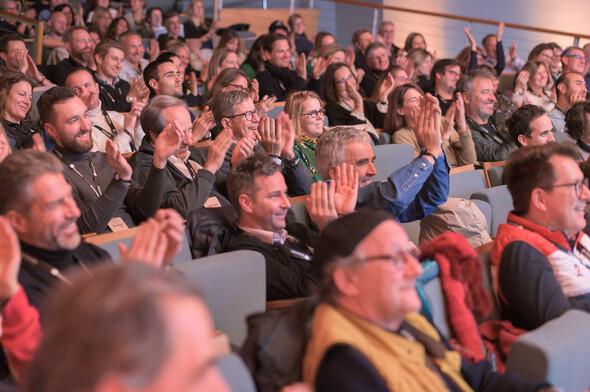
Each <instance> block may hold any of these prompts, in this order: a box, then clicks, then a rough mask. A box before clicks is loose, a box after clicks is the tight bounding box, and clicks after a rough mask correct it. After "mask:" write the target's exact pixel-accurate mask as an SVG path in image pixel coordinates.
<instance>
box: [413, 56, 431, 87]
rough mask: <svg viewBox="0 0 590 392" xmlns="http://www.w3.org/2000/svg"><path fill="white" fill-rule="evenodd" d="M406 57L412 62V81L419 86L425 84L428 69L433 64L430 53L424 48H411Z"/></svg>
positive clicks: (429, 69) (428, 72) (428, 74)
mask: <svg viewBox="0 0 590 392" xmlns="http://www.w3.org/2000/svg"><path fill="white" fill-rule="evenodd" d="M408 58H409V59H410V60H412V62H413V63H414V75H412V80H413V81H414V83H417V84H418V85H419V86H420V87H424V86H427V85H428V78H429V77H430V71H432V66H433V65H434V63H433V57H432V54H430V52H428V51H427V50H425V49H412V50H410V52H409V53H408Z"/></svg>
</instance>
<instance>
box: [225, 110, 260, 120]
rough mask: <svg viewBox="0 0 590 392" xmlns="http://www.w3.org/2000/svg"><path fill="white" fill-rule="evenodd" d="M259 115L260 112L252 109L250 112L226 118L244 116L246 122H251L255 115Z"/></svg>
mask: <svg viewBox="0 0 590 392" xmlns="http://www.w3.org/2000/svg"><path fill="white" fill-rule="evenodd" d="M259 113H260V110H258V109H254V110H250V111H248V112H244V113H240V114H234V115H233V116H227V118H234V117H239V116H244V117H246V120H248V121H252V119H253V118H254V115H257V116H258V114H259Z"/></svg>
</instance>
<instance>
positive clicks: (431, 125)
mask: <svg viewBox="0 0 590 392" xmlns="http://www.w3.org/2000/svg"><path fill="white" fill-rule="evenodd" d="M416 137H417V138H418V143H419V144H420V145H421V146H423V150H422V153H421V154H420V156H419V157H418V158H416V159H414V160H413V161H412V162H411V163H409V164H408V165H406V166H404V167H402V168H400V169H398V170H396V171H395V172H393V173H392V174H391V175H390V176H389V178H388V179H387V181H383V182H372V181H373V177H374V176H375V175H376V174H377V169H376V168H375V164H374V162H375V154H374V153H373V149H372V147H371V139H370V137H369V135H368V134H367V132H366V131H361V130H358V129H355V128H351V127H344V126H342V127H334V128H332V129H330V130H326V131H324V133H323V134H322V136H321V137H320V138H319V139H318V144H317V146H316V150H315V153H316V163H317V165H318V170H319V172H320V175H321V176H322V178H325V179H333V178H334V177H335V175H336V170H337V169H336V168H337V167H338V166H339V165H340V164H342V163H343V162H345V163H349V164H352V165H353V166H354V170H355V171H356V173H358V175H359V180H360V181H359V186H360V189H359V192H358V200H357V204H356V209H357V210H359V209H361V208H378V209H384V210H387V211H390V212H391V213H393V214H394V215H395V216H396V218H397V219H398V220H399V221H400V222H410V221H413V220H417V219H422V218H423V217H425V216H427V215H428V214H430V213H431V212H432V211H434V210H435V209H436V207H437V206H439V205H440V204H442V203H444V202H446V201H447V197H448V194H449V166H448V164H447V162H446V158H445V155H444V153H443V151H442V148H441V141H440V108H439V107H438V103H437V102H436V99H435V98H433V97H429V98H428V99H427V102H425V103H423V107H422V111H421V113H420V117H419V119H418V127H417V130H416Z"/></svg>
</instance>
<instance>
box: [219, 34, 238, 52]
mask: <svg viewBox="0 0 590 392" xmlns="http://www.w3.org/2000/svg"><path fill="white" fill-rule="evenodd" d="M236 38H237V39H238V41H240V35H239V34H238V32H237V31H235V30H233V29H225V30H224V31H223V34H221V39H220V40H219V43H218V44H217V48H225V45H227V43H228V42H230V41H231V40H232V39H236ZM238 50H239V47H238Z"/></svg>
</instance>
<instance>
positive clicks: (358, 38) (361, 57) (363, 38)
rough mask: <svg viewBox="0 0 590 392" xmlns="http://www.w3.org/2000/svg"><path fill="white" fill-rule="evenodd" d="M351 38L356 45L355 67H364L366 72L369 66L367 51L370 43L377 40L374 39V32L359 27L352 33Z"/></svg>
mask: <svg viewBox="0 0 590 392" xmlns="http://www.w3.org/2000/svg"><path fill="white" fill-rule="evenodd" d="M350 40H351V41H352V44H353V45H354V47H355V50H354V67H355V68H356V69H362V70H363V71H365V72H366V71H367V68H368V67H367V58H366V57H365V52H366V51H367V48H368V47H369V45H371V44H372V43H373V42H375V40H374V39H373V34H371V31H370V30H369V29H366V28H362V29H358V30H356V31H355V32H354V33H353V34H352V37H351V38H350Z"/></svg>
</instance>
